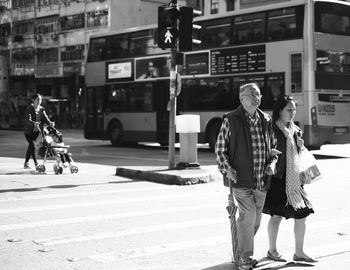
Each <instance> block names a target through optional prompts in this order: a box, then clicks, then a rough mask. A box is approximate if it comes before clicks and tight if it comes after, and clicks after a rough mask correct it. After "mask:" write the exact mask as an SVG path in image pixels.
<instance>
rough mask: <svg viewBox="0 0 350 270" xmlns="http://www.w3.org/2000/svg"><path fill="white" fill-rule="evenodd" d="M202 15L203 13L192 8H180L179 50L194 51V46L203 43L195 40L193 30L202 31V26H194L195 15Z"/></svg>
mask: <svg viewBox="0 0 350 270" xmlns="http://www.w3.org/2000/svg"><path fill="white" fill-rule="evenodd" d="M194 14H196V15H200V14H201V12H200V11H197V10H194V9H193V8H191V7H180V23H179V50H180V51H192V44H193V43H196V44H200V43H201V41H200V40H197V39H193V38H192V37H193V29H201V26H199V25H196V24H193V15H194Z"/></svg>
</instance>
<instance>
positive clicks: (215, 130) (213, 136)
mask: <svg viewBox="0 0 350 270" xmlns="http://www.w3.org/2000/svg"><path fill="white" fill-rule="evenodd" d="M220 127H221V123H220V122H214V123H211V124H210V126H209V128H208V131H207V142H208V143H209V148H210V150H212V151H213V152H214V150H215V144H216V140H217V138H218V134H219V131H220Z"/></svg>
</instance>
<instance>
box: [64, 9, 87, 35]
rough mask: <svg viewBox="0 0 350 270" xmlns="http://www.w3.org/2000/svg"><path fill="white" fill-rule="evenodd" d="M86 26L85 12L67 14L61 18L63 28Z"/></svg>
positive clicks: (70, 28)
mask: <svg viewBox="0 0 350 270" xmlns="http://www.w3.org/2000/svg"><path fill="white" fill-rule="evenodd" d="M84 26H85V16H84V14H83V13H81V14H76V15H71V16H65V17H62V18H61V30H62V31H65V30H72V29H79V28H84Z"/></svg>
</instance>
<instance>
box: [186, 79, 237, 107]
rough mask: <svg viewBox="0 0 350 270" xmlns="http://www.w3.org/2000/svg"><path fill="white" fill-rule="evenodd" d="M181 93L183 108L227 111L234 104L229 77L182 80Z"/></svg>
mask: <svg viewBox="0 0 350 270" xmlns="http://www.w3.org/2000/svg"><path fill="white" fill-rule="evenodd" d="M181 93H182V94H181V97H180V99H181V105H182V107H181V109H183V110H189V111H196V110H199V111H214V110H224V111H229V110H232V109H234V108H235V107H234V105H235V104H236V102H235V101H234V95H233V89H232V87H231V79H230V78H213V79H198V80H184V82H183V85H182V91H181Z"/></svg>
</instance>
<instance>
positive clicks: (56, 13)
mask: <svg viewBox="0 0 350 270" xmlns="http://www.w3.org/2000/svg"><path fill="white" fill-rule="evenodd" d="M283 1H288V0H179V1H177V2H178V4H180V5H188V6H192V7H194V8H195V9H198V10H201V11H202V12H203V14H204V15H207V14H215V13H224V12H227V11H230V10H235V9H240V8H246V7H250V6H254V5H260V4H267V3H275V2H283ZM168 3H169V0H132V1H130V0H0V55H2V56H4V58H5V59H6V60H7V63H8V74H9V76H8V78H6V76H2V79H5V80H6V79H7V80H9V81H8V84H3V85H9V89H8V90H7V92H8V93H7V95H2V97H1V99H2V100H0V103H1V102H2V104H5V105H6V106H7V104H9V106H8V110H7V111H8V113H7V115H6V121H7V122H8V124H9V125H10V126H21V125H22V120H23V116H24V114H25V108H26V106H27V104H28V98H29V97H30V96H32V95H33V94H34V93H36V92H38V93H40V94H42V95H43V96H44V101H45V103H44V105H45V106H46V107H47V110H48V113H49V115H50V117H51V118H54V119H55V120H56V121H57V125H58V127H68V128H69V127H81V126H82V125H83V122H84V121H83V114H84V111H83V110H84V108H83V98H82V97H83V91H84V73H85V72H84V60H85V56H86V54H87V45H88V41H89V37H90V35H91V34H93V33H96V32H106V31H110V30H118V29H125V28H129V27H134V26H140V25H147V24H154V23H156V22H157V8H158V6H160V5H163V4H168ZM1 85H2V84H1ZM5 91H6V90H2V92H5ZM5 96H6V98H4V97H5ZM4 99H6V100H4ZM5 105H4V106H2V107H3V108H4V107H5ZM4 114H6V113H3V112H2V115H1V119H0V121H3V119H4ZM0 126H1V124H0Z"/></svg>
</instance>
